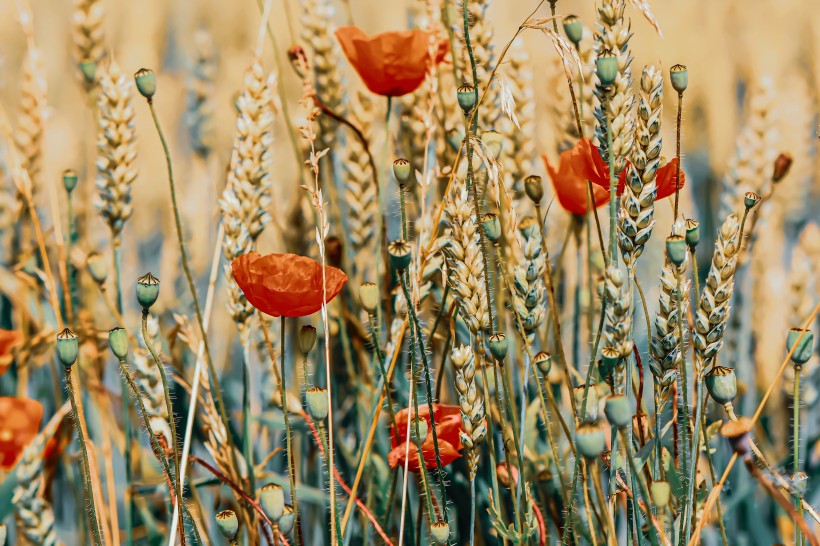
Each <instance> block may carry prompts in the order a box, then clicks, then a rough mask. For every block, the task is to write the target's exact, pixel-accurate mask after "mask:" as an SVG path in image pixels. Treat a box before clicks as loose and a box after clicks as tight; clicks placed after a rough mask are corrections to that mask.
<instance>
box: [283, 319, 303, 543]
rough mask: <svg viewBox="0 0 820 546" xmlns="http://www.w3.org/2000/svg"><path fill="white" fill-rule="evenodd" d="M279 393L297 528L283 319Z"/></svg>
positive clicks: (297, 506) (296, 537) (296, 526)
mask: <svg viewBox="0 0 820 546" xmlns="http://www.w3.org/2000/svg"><path fill="white" fill-rule="evenodd" d="M279 356H280V358H279V393H280V394H281V396H282V416H283V417H284V420H285V447H286V448H287V452H288V453H287V459H288V478H289V479H290V500H291V503H292V505H293V527H294V529H298V528H299V504H298V501H297V499H296V468H295V466H294V461H293V435H292V434H291V431H290V418H289V417H288V413H289V412H288V403H287V400H288V398H287V389H286V385H285V382H286V379H285V317H284V316H282V318H281V322H280V323H279ZM293 536H294V538H295V542H296V546H299V533H298V532H297V533H293Z"/></svg>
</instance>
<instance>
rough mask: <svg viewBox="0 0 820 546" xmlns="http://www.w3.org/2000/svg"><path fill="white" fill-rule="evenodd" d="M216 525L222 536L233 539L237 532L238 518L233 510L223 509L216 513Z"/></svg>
mask: <svg viewBox="0 0 820 546" xmlns="http://www.w3.org/2000/svg"><path fill="white" fill-rule="evenodd" d="M216 526H217V528H218V529H219V532H220V533H222V536H223V537H225V538H227V539H228V540H233V539H234V538H236V533H238V532H239V519H238V518H237V517H236V513H234V511H233V510H223V511H221V512H219V513H218V514H217V515H216Z"/></svg>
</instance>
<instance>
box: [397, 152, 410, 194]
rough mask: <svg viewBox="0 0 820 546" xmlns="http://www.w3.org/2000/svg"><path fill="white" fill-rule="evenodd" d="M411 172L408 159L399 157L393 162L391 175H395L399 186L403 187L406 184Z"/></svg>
mask: <svg viewBox="0 0 820 546" xmlns="http://www.w3.org/2000/svg"><path fill="white" fill-rule="evenodd" d="M411 174H413V167H411V166H410V162H409V161H407V160H406V159H404V158H403V157H400V158H398V159H397V160H395V161H394V162H393V176H395V177H396V181H397V182H398V183H399V186H400V187H402V188H403V187H404V186H405V185H406V184H407V181H408V180H410V175H411Z"/></svg>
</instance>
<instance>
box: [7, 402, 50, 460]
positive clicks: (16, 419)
mask: <svg viewBox="0 0 820 546" xmlns="http://www.w3.org/2000/svg"><path fill="white" fill-rule="evenodd" d="M42 418H43V405H42V404H41V403H40V402H38V401H37V400H32V399H30V398H15V397H0V470H2V471H4V472H8V471H9V470H11V469H12V468H14V465H15V464H17V460H18V459H19V458H20V455H21V454H22V453H23V450H24V449H25V448H26V446H27V445H28V444H29V443H30V442H31V441H32V440H33V439H34V437H35V436H37V431H38V430H39V429H40V420H41V419H42Z"/></svg>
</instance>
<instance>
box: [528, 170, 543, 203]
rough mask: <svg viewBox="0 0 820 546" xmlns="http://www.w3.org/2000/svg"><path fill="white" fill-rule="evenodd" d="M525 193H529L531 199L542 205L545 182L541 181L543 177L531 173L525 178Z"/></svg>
mask: <svg viewBox="0 0 820 546" xmlns="http://www.w3.org/2000/svg"><path fill="white" fill-rule="evenodd" d="M524 193H526V194H527V197H529V198H530V201H532V202H533V203H535V204H536V205H540V204H541V200H542V199H543V198H544V183H543V182H542V181H541V177H540V176H538V175H537V174H531V175H529V176H528V177H527V178H525V179H524Z"/></svg>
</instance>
